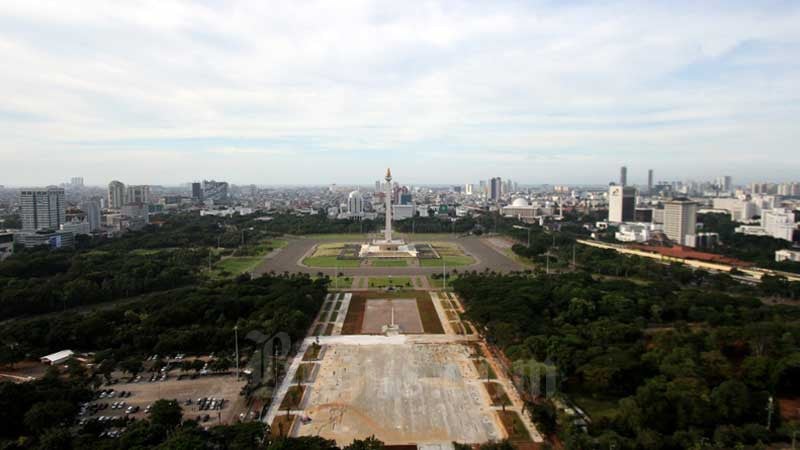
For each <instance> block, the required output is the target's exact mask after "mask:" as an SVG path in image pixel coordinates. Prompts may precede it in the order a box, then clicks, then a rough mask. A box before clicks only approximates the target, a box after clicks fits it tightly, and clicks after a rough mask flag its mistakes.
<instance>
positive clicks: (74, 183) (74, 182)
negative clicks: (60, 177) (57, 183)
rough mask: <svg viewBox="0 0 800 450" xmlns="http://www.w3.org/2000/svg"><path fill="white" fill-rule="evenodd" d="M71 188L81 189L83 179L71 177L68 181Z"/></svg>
mask: <svg viewBox="0 0 800 450" xmlns="http://www.w3.org/2000/svg"><path fill="white" fill-rule="evenodd" d="M69 184H71V185H72V187H83V177H72V178H70V180H69Z"/></svg>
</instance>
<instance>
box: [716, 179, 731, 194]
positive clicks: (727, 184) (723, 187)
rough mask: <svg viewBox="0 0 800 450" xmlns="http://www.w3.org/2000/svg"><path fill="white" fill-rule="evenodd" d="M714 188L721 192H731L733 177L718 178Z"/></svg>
mask: <svg viewBox="0 0 800 450" xmlns="http://www.w3.org/2000/svg"><path fill="white" fill-rule="evenodd" d="M714 186H715V187H716V188H717V190H718V191H720V192H730V191H731V188H732V187H733V186H731V177H730V176H728V175H725V176H722V177H717V179H716V180H715V181H714Z"/></svg>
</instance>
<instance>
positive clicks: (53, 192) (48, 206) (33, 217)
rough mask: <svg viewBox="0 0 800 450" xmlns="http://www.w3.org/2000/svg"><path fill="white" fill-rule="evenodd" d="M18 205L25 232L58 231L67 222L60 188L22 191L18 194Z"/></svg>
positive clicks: (52, 187)
mask: <svg viewBox="0 0 800 450" xmlns="http://www.w3.org/2000/svg"><path fill="white" fill-rule="evenodd" d="M19 203H20V209H21V216H22V229H23V230H25V231H36V230H42V229H49V230H58V229H59V227H61V224H62V223H65V222H66V221H67V215H66V204H65V202H64V189H62V188H57V187H54V186H50V187H47V188H45V189H23V190H21V191H20V192H19Z"/></svg>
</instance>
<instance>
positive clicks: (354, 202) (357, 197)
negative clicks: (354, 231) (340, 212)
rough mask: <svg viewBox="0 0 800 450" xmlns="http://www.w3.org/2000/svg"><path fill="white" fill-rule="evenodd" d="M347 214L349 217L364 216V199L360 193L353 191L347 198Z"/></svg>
mask: <svg viewBox="0 0 800 450" xmlns="http://www.w3.org/2000/svg"><path fill="white" fill-rule="evenodd" d="M347 212H348V213H350V217H361V216H363V215H364V198H363V197H362V196H361V192H358V191H353V192H351V193H350V195H348V196H347Z"/></svg>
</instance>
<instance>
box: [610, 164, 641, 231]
mask: <svg viewBox="0 0 800 450" xmlns="http://www.w3.org/2000/svg"><path fill="white" fill-rule="evenodd" d="M623 169H624V168H623ZM635 212H636V188H633V187H626V186H610V187H609V188H608V221H609V222H610V223H622V222H631V221H633V220H634V215H635Z"/></svg>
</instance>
